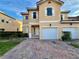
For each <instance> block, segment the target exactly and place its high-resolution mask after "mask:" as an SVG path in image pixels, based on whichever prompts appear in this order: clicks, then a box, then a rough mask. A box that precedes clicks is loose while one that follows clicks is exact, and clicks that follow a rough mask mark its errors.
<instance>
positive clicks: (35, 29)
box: [29, 25, 39, 38]
mask: <svg viewBox="0 0 79 59" xmlns="http://www.w3.org/2000/svg"><path fill="white" fill-rule="evenodd" d="M29 38H39V25H31V26H30V29H29Z"/></svg>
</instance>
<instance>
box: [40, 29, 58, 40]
mask: <svg viewBox="0 0 79 59" xmlns="http://www.w3.org/2000/svg"><path fill="white" fill-rule="evenodd" d="M41 35H42V39H53V40H54V39H57V29H56V28H43V29H42V30H41Z"/></svg>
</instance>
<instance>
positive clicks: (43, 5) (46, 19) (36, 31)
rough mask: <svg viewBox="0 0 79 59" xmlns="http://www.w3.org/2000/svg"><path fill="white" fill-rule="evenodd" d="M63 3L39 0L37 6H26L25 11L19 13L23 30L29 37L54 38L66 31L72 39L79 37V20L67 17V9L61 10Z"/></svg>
mask: <svg viewBox="0 0 79 59" xmlns="http://www.w3.org/2000/svg"><path fill="white" fill-rule="evenodd" d="M63 4H64V3H63V2H62V1H60V0H40V1H39V2H37V8H28V9H27V11H28V12H27V13H26V12H25V13H21V14H22V15H23V17H24V20H23V32H24V33H29V38H34V37H38V38H39V39H45V40H48V39H49V40H50V39H52V40H56V39H61V37H62V35H63V32H64V31H65V32H66V31H67V32H70V33H71V37H72V39H79V20H76V19H74V18H73V19H74V21H73V20H71V19H72V17H68V13H69V11H61V10H60V8H61V6H62V5H63Z"/></svg>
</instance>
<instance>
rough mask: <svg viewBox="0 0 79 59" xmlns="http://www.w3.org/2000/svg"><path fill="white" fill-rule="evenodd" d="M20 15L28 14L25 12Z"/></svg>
mask: <svg viewBox="0 0 79 59" xmlns="http://www.w3.org/2000/svg"><path fill="white" fill-rule="evenodd" d="M21 15H29V14H28V13H26V12H21Z"/></svg>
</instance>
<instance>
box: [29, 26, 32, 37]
mask: <svg viewBox="0 0 79 59" xmlns="http://www.w3.org/2000/svg"><path fill="white" fill-rule="evenodd" d="M31 32H32V31H31V25H29V38H32V33H31Z"/></svg>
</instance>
